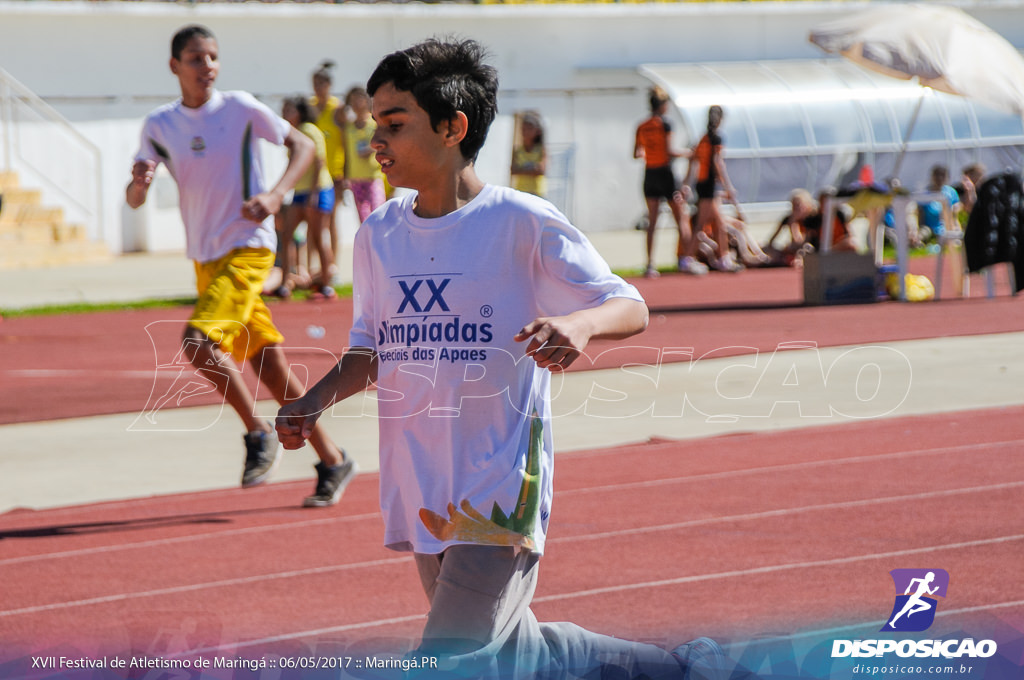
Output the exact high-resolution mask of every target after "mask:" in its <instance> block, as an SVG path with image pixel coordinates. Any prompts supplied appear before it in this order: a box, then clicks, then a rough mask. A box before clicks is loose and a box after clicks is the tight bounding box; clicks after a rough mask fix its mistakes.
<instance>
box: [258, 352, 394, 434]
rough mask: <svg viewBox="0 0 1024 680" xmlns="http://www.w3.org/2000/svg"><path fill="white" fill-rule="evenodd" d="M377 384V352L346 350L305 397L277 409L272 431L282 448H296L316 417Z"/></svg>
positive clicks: (310, 432) (310, 428)
mask: <svg viewBox="0 0 1024 680" xmlns="http://www.w3.org/2000/svg"><path fill="white" fill-rule="evenodd" d="M376 381H377V353H376V352H375V351H374V350H372V349H370V348H369V347H353V348H350V349H349V350H348V351H347V352H345V354H344V355H343V356H342V357H341V361H339V362H338V365H337V366H335V367H334V370H332V371H331V372H330V373H328V374H327V375H325V376H324V377H323V378H321V379H320V382H318V383H317V384H316V385H314V386H313V387H312V388H311V389H310V390H309V391H308V392H306V394H304V395H303V396H301V397H299V398H298V399H296V400H295V401H292V402H289V403H287V404H285V405H284V406H282V407H281V409H280V410H279V411H278V413H277V421H276V423H275V429H276V430H277V433H278V436H279V437H280V439H281V444H282V445H283V446H284V448H286V449H298V448H301V447H302V446H303V444H305V443H306V440H307V439H309V437H310V435H311V434H312V433H313V426H314V425H316V421H317V420H319V418H320V415H321V414H322V413H323V412H324V411H326V410H327V409H329V408H330V407H331V406H333V405H334V404H335V403H336V402H339V401H341V400H342V399H346V398H347V397H350V396H352V395H353V394H356V393H358V392H362V391H363V390H365V389H366V388H367V387H369V386H370V385H371V384H373V383H374V382H376Z"/></svg>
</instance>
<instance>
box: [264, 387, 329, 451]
mask: <svg viewBox="0 0 1024 680" xmlns="http://www.w3.org/2000/svg"><path fill="white" fill-rule="evenodd" d="M304 402H305V400H303V399H299V400H297V401H293V402H291V403H288V404H285V405H284V406H282V407H281V410H279V411H278V412H277V420H276V421H275V422H274V429H276V430H277V436H278V438H279V439H280V440H281V445H282V446H284V448H286V449H288V450H294V449H301V448H302V447H303V446H305V445H306V440H307V439H309V438H310V437H311V436H312V434H313V428H314V427H315V426H316V421H317V420H318V419H319V418H320V413H321V412H320V411H317V410H315V409H311V408H310V406H309V405H307V404H305V403H304Z"/></svg>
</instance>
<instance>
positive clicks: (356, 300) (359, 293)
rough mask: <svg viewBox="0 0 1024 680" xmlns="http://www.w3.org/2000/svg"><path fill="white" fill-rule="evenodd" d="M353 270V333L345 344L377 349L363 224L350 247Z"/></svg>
mask: <svg viewBox="0 0 1024 680" xmlns="http://www.w3.org/2000/svg"><path fill="white" fill-rule="evenodd" d="M352 269H353V272H352V330H350V331H349V334H348V344H349V346H350V347H370V348H373V349H376V348H377V336H376V333H375V330H374V329H375V328H376V322H375V321H374V318H373V310H374V303H373V273H372V261H371V254H370V227H368V226H367V225H366V224H364V225H363V226H361V227H360V228H359V230H358V231H357V232H356V238H355V243H354V244H353V245H352Z"/></svg>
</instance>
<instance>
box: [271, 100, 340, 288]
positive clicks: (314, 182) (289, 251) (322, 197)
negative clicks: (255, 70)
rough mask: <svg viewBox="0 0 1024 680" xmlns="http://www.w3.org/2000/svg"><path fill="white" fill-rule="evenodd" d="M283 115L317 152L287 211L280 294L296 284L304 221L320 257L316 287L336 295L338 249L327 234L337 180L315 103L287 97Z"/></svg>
mask: <svg viewBox="0 0 1024 680" xmlns="http://www.w3.org/2000/svg"><path fill="white" fill-rule="evenodd" d="M281 117H282V118H284V119H285V120H286V121H288V122H289V123H291V124H292V126H293V127H295V128H296V129H298V130H299V132H301V133H302V134H304V135H306V136H307V137H309V138H310V139H311V140H312V141H313V144H314V145H315V147H316V155H315V156H314V158H313V162H312V164H310V166H309V168H308V169H307V170H306V172H305V173H304V174H303V175H302V177H301V178H299V181H298V182H296V183H295V192H294V194H293V195H292V203H291V205H290V206H289V207H288V212H287V213H285V221H284V230H283V233H282V234H281V239H280V245H279V247H280V248H281V250H282V253H281V255H282V256H281V267H282V269H283V270H284V272H285V278H284V281H283V282H282V284H281V288H280V289H279V295H280V296H281V297H288V296H290V295H291V292H292V290H293V289H294V287H295V284H294V280H293V279H291V278H289V273H290V272H291V271H292V269H293V268H294V269H297V268H298V257H297V255H296V254H295V244H294V243H293V236H294V234H295V230H296V228H297V227H298V225H299V223H300V222H305V223H306V233H307V238H306V242H307V245H306V247H307V248H308V249H309V256H310V258H312V255H313V253H314V252H315V253H316V254H317V256H318V257H319V260H320V272H319V274H318V275H313V280H312V286H313V289H314V291H315V294H317V295H319V296H322V297H324V298H327V299H330V298H334V297H336V296H337V292H336V291H335V290H334V288H333V287H332V286H331V280H332V279H333V278H334V277H335V275H336V273H337V266H336V265H335V264H334V257H335V253H334V250H333V249H332V248H331V244H330V239H328V238H325V236H326V232H327V226H328V223H329V220H330V216H331V215H332V214H333V213H334V184H333V182H332V181H331V175H330V173H329V172H328V171H327V162H326V156H327V151H326V149H327V145H326V142H325V141H324V136H323V134H322V133H321V132H320V129H319V128H318V127H317V126H316V125H314V124H313V120H314V113H313V107H312V106H310V104H309V102H308V101H307V100H306V98H305V97H290V98H288V99H286V100H285V101H284V106H283V107H282V109H281Z"/></svg>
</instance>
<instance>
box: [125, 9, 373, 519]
mask: <svg viewBox="0 0 1024 680" xmlns="http://www.w3.org/2000/svg"><path fill="white" fill-rule="evenodd" d="M218 56H219V55H218V49H217V40H216V38H215V37H214V36H213V33H212V32H211V31H210V30H209V29H208V28H206V27H204V26H198V25H192V26H186V27H185V28H182V29H181V30H180V31H178V32H177V33H176V34H175V35H174V38H173V39H172V40H171V62H170V66H171V72H172V73H174V74H175V75H176V76H177V77H178V82H179V85H180V87H181V98H180V99H178V100H177V101H175V102H172V103H170V104H166V105H164V106H161V107H159V108H157V109H156V110H154V111H153V112H152V113H150V114H149V115H148V116H147V117H146V120H145V122H144V123H143V128H142V141H141V144H140V147H139V151H138V153H137V154H136V155H135V164H134V165H133V166H132V181H131V183H130V184H129V185H128V187H127V189H126V191H125V199H126V200H127V202H128V205H129V206H131V207H132V208H138V207H139V206H141V205H142V204H143V203H145V201H146V195H147V194H148V193H149V187H150V184H151V183H152V181H153V172H154V170H155V169H156V166H157V164H158V163H164V164H165V165H166V166H167V169H168V170H169V171H170V173H171V176H173V177H174V179H175V181H176V182H177V184H178V191H179V196H180V204H181V217H182V221H183V222H184V223H185V235H186V247H187V254H188V256H189V257H190V258H191V259H192V260H193V261H195V267H196V287H197V289H198V293H199V300H198V301H197V302H196V307H195V310H194V311H193V313H192V317H191V318H190V319H189V321H188V325H187V326H186V328H185V333H184V338H183V340H182V343H183V344H182V352H183V353H184V354H185V355H186V356H187V357H188V360H189V361H191V363H192V365H193V366H194V367H195V368H196V370H197V371H200V372H201V373H202V375H203V376H204V377H206V378H207V379H209V380H210V381H211V382H212V383H214V385H215V386H216V387H217V389H218V390H219V391H220V393H221V394H223V395H224V397H225V399H226V401H227V402H228V403H229V404H230V405H231V406H232V408H234V409H235V411H236V412H237V413H238V415H239V417H240V418H241V419H242V422H243V423H244V425H245V428H246V432H247V434H246V435H245V438H244V441H245V447H246V460H245V468H244V471H243V473H242V486H243V487H250V486H255V485H257V484H261V483H263V482H264V481H266V480H267V478H268V476H269V475H270V473H271V471H272V470H273V468H274V467H275V466H276V464H277V461H278V460H279V458H280V456H281V447H280V444H279V443H278V439H277V434H276V432H275V431H274V428H273V426H272V425H271V424H270V423H269V422H267V421H266V420H263V419H261V418H259V417H258V416H257V415H256V409H255V402H254V397H253V395H252V392H251V391H250V390H249V388H248V386H247V385H246V384H245V382H244V381H243V379H242V376H241V373H240V372H239V370H238V369H237V368H235V367H232V366H229V364H230V362H231V359H229V358H228V356H227V355H231V356H232V357H234V359H235V360H236V361H239V362H241V361H246V360H248V361H249V362H250V363H251V364H252V366H253V368H254V369H255V370H256V371H257V373H258V375H259V377H260V380H261V381H262V382H263V383H264V384H265V385H266V386H267V388H269V390H270V392H271V394H273V396H274V398H275V399H277V400H278V401H279V402H281V403H284V402H285V401H286V396H287V395H296V394H298V393H299V392H300V391H301V390H302V384H301V383H300V382H299V381H298V380H297V379H296V378H295V376H293V375H292V372H291V369H290V368H289V366H288V363H287V361H286V360H285V357H284V352H283V351H282V350H281V347H280V345H281V343H282V342H283V341H284V336H282V335H281V333H280V332H279V331H278V330H277V328H276V327H275V326H274V323H273V321H272V319H271V318H270V310H268V309H267V307H266V305H265V304H264V303H263V300H262V298H261V297H260V293H261V292H262V290H263V282H264V281H265V279H266V278H267V275H268V274H269V273H270V270H271V268H272V267H273V266H274V255H275V250H276V247H277V236H276V234H275V232H274V226H273V216H274V214H275V213H276V212H277V211H278V210H280V208H281V202H282V200H283V198H284V195H285V194H286V193H287V192H288V190H289V189H291V188H292V187H293V186H294V185H295V183H296V181H298V179H299V177H301V176H302V173H303V172H304V171H305V169H306V168H307V167H308V166H309V164H310V162H311V161H312V159H313V154H314V148H313V142H312V141H310V140H309V139H308V138H307V137H306V136H305V135H303V134H302V133H300V132H299V131H298V130H296V129H295V128H294V127H292V126H291V125H289V124H288V123H287V122H286V121H285V120H284V119H282V118H281V117H280V116H278V115H276V114H275V113H273V112H272V111H271V110H270V109H269V108H268V107H266V106H264V105H263V104H261V103H260V102H259V101H257V100H256V98H255V97H253V96H252V95H250V94H248V93H246V92H220V91H218V90H217V89H215V88H214V83H215V81H216V79H217V74H218V73H219V71H220V62H219V61H218ZM259 139H265V140H267V141H270V142H272V143H274V144H279V145H284V146H286V147H287V148H288V149H289V150H290V151H291V154H290V158H289V161H288V165H287V167H286V168H285V171H284V173H283V175H282V176H281V178H280V179H279V180H278V182H277V184H276V185H275V186H274V187H273V188H271V189H269V190H267V189H264V187H263V176H262V168H261V167H260V154H259V149H258V140H259ZM310 443H311V444H312V445H313V448H314V449H315V450H316V453H317V455H318V456H319V457H320V462H319V463H318V464H317V466H316V467H317V486H316V489H315V491H314V493H313V494H312V495H311V496H308V497H307V498H306V499H305V501H304V502H303V505H306V506H312V507H324V506H328V505H333V504H334V503H336V502H337V501H338V498H339V497H340V496H341V492H342V491H343V490H344V488H345V485H346V484H348V482H349V481H350V480H351V478H352V477H353V476H354V475H355V466H354V463H353V462H352V461H351V460H349V459H347V458H346V456H345V453H344V451H342V450H340V449H339V448H338V447H337V446H335V444H334V443H333V442H332V441H331V440H330V439H329V438H328V437H327V435H326V433H325V432H324V430H323V428H321V427H317V428H316V429H315V430H314V431H313V432H312V433H311V436H310Z"/></svg>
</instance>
